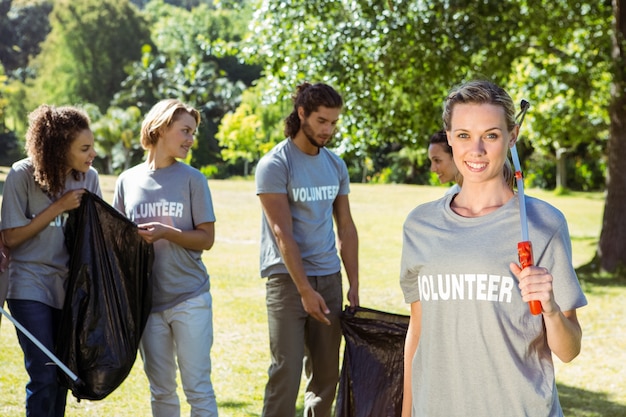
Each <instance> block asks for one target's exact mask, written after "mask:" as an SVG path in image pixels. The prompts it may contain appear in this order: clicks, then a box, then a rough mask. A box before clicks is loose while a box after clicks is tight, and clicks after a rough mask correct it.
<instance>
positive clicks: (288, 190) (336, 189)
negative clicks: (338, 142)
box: [256, 139, 350, 277]
mask: <svg viewBox="0 0 626 417" xmlns="http://www.w3.org/2000/svg"><path fill="white" fill-rule="evenodd" d="M349 192H350V179H349V177H348V169H347V168H346V164H345V162H343V160H342V159H341V158H339V157H338V156H337V155H335V154H334V153H332V152H331V151H329V150H328V149H326V148H321V149H320V152H319V154H317V155H308V154H306V153H304V152H302V151H301V150H300V149H299V148H298V147H297V146H296V145H295V144H294V143H293V142H292V141H291V139H285V140H284V141H282V142H280V143H279V144H277V145H276V146H275V147H274V148H273V149H272V150H271V151H270V152H269V153H267V154H266V155H265V156H263V158H261V160H260V161H259V164H258V165H257V168H256V193H257V194H269V193H278V194H287V198H288V200H289V208H290V209H291V217H292V220H293V236H294V239H295V240H296V243H297V244H298V247H299V249H300V254H301V256H302V263H303V265H304V270H305V271H306V273H307V275H309V276H315V275H329V274H334V273H337V272H339V271H340V270H341V262H340V260H339V256H338V255H337V249H336V246H335V232H334V229H333V203H334V201H335V198H336V197H337V195H346V194H348V193H349ZM286 273H288V271H287V267H286V266H285V263H284V262H283V259H282V256H281V254H280V250H279V249H278V246H277V244H276V239H275V238H274V234H273V233H272V231H271V230H270V227H269V224H268V222H267V219H266V218H265V215H263V216H262V224H261V276H262V277H268V276H271V275H275V274H286Z"/></svg>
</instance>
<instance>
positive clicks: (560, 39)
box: [509, 0, 612, 189]
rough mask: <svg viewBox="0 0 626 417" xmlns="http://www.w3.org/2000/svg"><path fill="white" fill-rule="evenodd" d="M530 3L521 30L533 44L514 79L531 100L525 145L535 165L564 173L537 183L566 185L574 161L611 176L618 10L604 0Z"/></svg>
mask: <svg viewBox="0 0 626 417" xmlns="http://www.w3.org/2000/svg"><path fill="white" fill-rule="evenodd" d="M526 4H527V7H525V8H524V11H523V16H521V20H522V21H523V29H520V30H522V31H523V35H522V36H523V43H524V44H525V45H526V46H527V47H526V49H525V51H524V54H523V55H522V56H520V57H519V58H518V59H517V60H516V64H515V66H514V71H513V72H512V74H511V78H510V79H511V82H510V83H509V85H510V86H511V91H514V92H517V93H518V94H519V98H520V99H521V98H526V99H528V100H529V101H530V103H531V108H530V111H529V113H528V115H527V116H528V117H527V119H526V122H525V126H524V128H523V132H522V141H521V142H520V144H519V148H520V151H521V152H522V153H523V155H522V156H523V157H525V158H523V159H524V160H526V162H528V163H527V170H529V171H532V170H535V171H537V169H536V168H535V167H537V166H541V165H544V166H545V165H546V160H549V161H551V162H550V164H552V165H551V166H552V167H553V168H554V169H555V171H556V175H555V176H554V182H552V181H549V182H548V181H546V178H545V177H546V175H543V176H544V179H543V180H544V182H543V183H540V184H534V185H539V186H544V187H554V186H555V185H556V186H557V187H558V188H559V189H565V188H568V185H569V184H568V177H573V175H574V174H575V171H576V169H575V168H576V167H575V166H574V163H579V164H586V165H593V167H592V168H594V169H595V170H596V171H597V172H598V175H599V176H600V175H602V173H603V169H602V167H603V166H604V148H605V146H606V139H607V137H608V123H609V120H608V111H607V106H606V104H607V103H608V102H609V99H610V97H609V95H610V92H609V82H608V78H609V76H610V36H611V27H610V22H611V14H612V11H611V7H610V5H607V4H605V3H602V2H600V3H599V4H587V3H581V2H580V1H578V0H550V1H545V0H527V1H526ZM598 161H600V162H598ZM568 164H569V166H568ZM539 169H541V168H539ZM568 174H569V175H568ZM587 182H588V184H581V185H582V188H585V187H586V186H593V185H592V184H589V183H593V180H592V179H589V180H588V181H587ZM595 186H596V187H598V186H601V182H600V184H595Z"/></svg>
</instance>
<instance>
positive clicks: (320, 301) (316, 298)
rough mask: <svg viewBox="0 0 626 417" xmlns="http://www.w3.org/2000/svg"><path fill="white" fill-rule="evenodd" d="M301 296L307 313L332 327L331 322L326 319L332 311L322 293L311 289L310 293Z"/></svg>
mask: <svg viewBox="0 0 626 417" xmlns="http://www.w3.org/2000/svg"><path fill="white" fill-rule="evenodd" d="M300 295H301V300H302V306H303V307H304V311H306V312H307V313H308V314H309V315H310V316H312V317H313V318H314V319H315V320H317V321H320V322H322V323H324V324H326V325H328V326H330V320H328V317H326V315H327V314H330V310H329V309H328V307H327V306H326V302H325V301H324V298H323V297H322V296H321V295H320V293H318V292H317V291H315V290H313V289H311V290H310V291H307V292H305V293H304V294H300Z"/></svg>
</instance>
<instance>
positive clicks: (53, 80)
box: [33, 0, 150, 111]
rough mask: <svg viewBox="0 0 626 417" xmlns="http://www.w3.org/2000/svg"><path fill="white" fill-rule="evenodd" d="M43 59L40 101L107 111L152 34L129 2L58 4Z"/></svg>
mask: <svg viewBox="0 0 626 417" xmlns="http://www.w3.org/2000/svg"><path fill="white" fill-rule="evenodd" d="M50 22H51V26H52V31H51V33H50V35H49V36H48V38H47V39H46V41H45V42H44V44H43V46H42V53H41V54H40V55H39V56H38V57H37V60H36V63H35V70H36V73H37V79H36V80H35V83H34V88H33V100H34V101H35V102H38V103H41V102H49V103H53V104H78V103H94V104H95V105H97V106H98V107H99V108H100V110H102V111H104V110H105V109H106V108H107V107H108V106H109V103H110V101H111V99H112V98H113V95H114V94H115V92H116V91H118V90H119V88H120V83H121V82H122V80H123V79H124V78H125V77H126V74H125V73H124V66H125V65H126V64H129V63H130V62H132V61H134V60H137V59H139V58H140V56H141V45H142V44H144V43H146V42H148V40H149V39H150V34H149V29H148V27H147V25H146V23H145V22H144V21H143V19H142V18H141V16H140V15H139V14H138V12H137V10H136V9H135V7H134V6H132V5H131V4H130V3H129V2H128V0H83V1H80V2H75V1H71V0H58V1H57V2H55V6H54V9H53V11H52V14H51V17H50Z"/></svg>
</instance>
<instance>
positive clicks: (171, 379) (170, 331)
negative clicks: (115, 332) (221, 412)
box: [113, 99, 217, 417]
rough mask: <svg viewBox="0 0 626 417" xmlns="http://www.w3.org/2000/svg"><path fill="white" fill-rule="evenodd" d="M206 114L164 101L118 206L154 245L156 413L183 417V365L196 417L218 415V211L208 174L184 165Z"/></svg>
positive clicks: (150, 335) (146, 339) (123, 183)
mask: <svg viewBox="0 0 626 417" xmlns="http://www.w3.org/2000/svg"><path fill="white" fill-rule="evenodd" d="M199 123H200V113H199V112H198V111H197V110H196V109H194V108H193V107H190V106H188V105H186V104H184V103H182V102H180V101H179V100H174V99H168V100H162V101H160V102H158V103H157V104H155V105H154V106H153V107H152V109H151V110H150V111H149V112H148V114H147V115H146V117H145V118H144V121H143V123H142V127H141V145H142V146H143V148H144V149H146V150H147V156H146V161H145V162H143V163H141V164H139V165H137V166H135V167H133V168H131V169H129V170H127V171H125V172H123V173H122V174H121V175H120V176H119V178H118V180H117V183H116V185H115V195H114V200H113V206H114V207H115V208H116V209H118V210H119V211H121V212H122V213H124V214H125V215H126V216H127V217H128V218H129V219H130V220H132V221H134V222H135V223H137V225H138V228H139V232H138V233H139V234H140V235H141V236H142V237H143V238H144V240H145V241H146V242H148V243H153V244H154V254H155V256H154V265H153V268H152V279H153V293H152V310H151V313H150V316H149V317H148V322H147V323H146V328H145V330H144V332H143V336H142V338H141V344H140V352H141V357H142V359H143V362H144V371H145V373H146V376H147V377H148V381H149V383H150V393H151V405H152V415H153V416H154V417H176V416H180V401H179V398H178V394H177V393H176V365H177V364H178V369H179V370H180V377H181V381H182V385H183V391H184V392H185V396H186V397H187V402H188V403H189V404H190V405H191V415H192V416H206V417H217V403H216V400H215V393H214V390H213V385H212V383H211V347H212V345H213V306H212V298H211V293H210V292H209V289H210V285H209V274H208V273H207V270H206V268H205V266H204V263H203V262H202V252H203V251H205V250H209V249H211V248H212V247H213V242H214V241H215V214H214V212H213V203H212V200H211V193H210V191H209V186H208V183H207V179H206V177H205V176H204V175H203V174H202V173H201V172H200V171H198V170H197V169H195V168H193V167H190V166H189V165H187V164H185V163H183V162H179V161H178V159H184V158H185V157H186V156H187V154H188V153H189V149H191V146H192V145H193V142H194V134H195V132H196V129H197V127H198V124H199Z"/></svg>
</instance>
